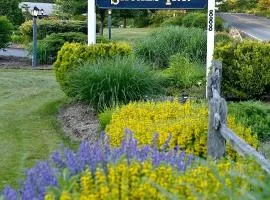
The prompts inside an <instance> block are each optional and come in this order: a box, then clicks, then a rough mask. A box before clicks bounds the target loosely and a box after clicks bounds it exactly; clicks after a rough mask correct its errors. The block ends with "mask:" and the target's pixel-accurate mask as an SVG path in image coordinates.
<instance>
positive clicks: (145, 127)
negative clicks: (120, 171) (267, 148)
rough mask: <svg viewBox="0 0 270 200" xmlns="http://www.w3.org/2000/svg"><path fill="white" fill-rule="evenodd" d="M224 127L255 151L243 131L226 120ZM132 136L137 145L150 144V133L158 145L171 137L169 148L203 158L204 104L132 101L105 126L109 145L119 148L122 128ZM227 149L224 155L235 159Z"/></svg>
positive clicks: (251, 136)
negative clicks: (227, 154)
mask: <svg viewBox="0 0 270 200" xmlns="http://www.w3.org/2000/svg"><path fill="white" fill-rule="evenodd" d="M228 127H229V128H231V129H232V130H233V131H234V132H235V133H237V134H238V136H240V137H241V138H242V139H244V140H245V141H246V142H247V143H249V144H250V145H252V146H253V147H255V148H257V146H258V139H257V136H256V134H252V132H251V129H250V128H246V127H244V126H242V125H241V124H239V123H236V122H235V118H234V117H231V116H229V117H228ZM127 128H128V129H130V130H132V131H133V133H134V138H135V139H137V140H138V142H139V144H140V145H143V144H151V143H152V138H153V134H156V133H158V134H159V137H158V145H159V146H161V145H162V144H164V142H165V141H166V140H167V139H168V137H169V136H170V135H172V140H171V142H170V147H172V148H174V147H176V146H177V145H179V146H180V148H181V149H183V150H185V151H186V152H188V153H193V154H195V155H198V156H201V157H206V152H207V131H208V109H207V107H206V106H205V105H204V104H196V103H193V102H187V103H185V104H180V103H178V102H177V101H174V102H157V103H156V102H133V103H129V104H128V105H126V106H123V107H121V108H120V109H117V110H116V111H115V113H113V115H112V120H111V121H110V123H109V124H108V125H107V127H106V133H107V134H108V135H109V136H110V140H111V145H113V146H119V145H120V142H121V140H122V139H123V133H124V130H125V129H127ZM227 146H228V147H227V148H228V151H227V152H228V153H229V154H230V155H231V156H235V154H234V153H233V152H232V150H231V149H230V148H229V145H227Z"/></svg>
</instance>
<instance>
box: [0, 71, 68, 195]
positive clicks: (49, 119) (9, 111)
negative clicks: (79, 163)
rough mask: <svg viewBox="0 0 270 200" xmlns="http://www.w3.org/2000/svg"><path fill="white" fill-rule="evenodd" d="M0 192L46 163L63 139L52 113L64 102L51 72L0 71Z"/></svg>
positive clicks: (63, 142) (54, 115)
mask: <svg viewBox="0 0 270 200" xmlns="http://www.w3.org/2000/svg"><path fill="white" fill-rule="evenodd" d="M0 88H1V89H0V190H1V189H2V188H3V186H4V185H5V184H10V185H12V186H15V187H16V186H17V184H18V179H20V178H23V175H24V172H25V169H26V168H27V167H30V166H32V165H33V164H34V163H35V162H36V161H37V160H40V159H48V156H49V154H50V153H51V152H52V151H53V150H55V149H56V148H58V147H59V146H60V145H61V144H67V143H68V144H70V142H69V140H68V139H66V138H64V134H63V132H62V131H61V128H60V125H59V123H57V120H56V113H57V110H58V108H59V106H60V105H61V104H63V103H64V102H65V100H66V98H65V96H64V94H63V93H62V91H61V90H60V89H59V86H58V84H57V83H56V81H55V77H54V74H53V71H31V70H24V71H22V70H0Z"/></svg>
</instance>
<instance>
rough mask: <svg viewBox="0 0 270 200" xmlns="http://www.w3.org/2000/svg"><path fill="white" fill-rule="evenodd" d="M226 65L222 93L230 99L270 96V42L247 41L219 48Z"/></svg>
mask: <svg viewBox="0 0 270 200" xmlns="http://www.w3.org/2000/svg"><path fill="white" fill-rule="evenodd" d="M215 58H216V59H218V60H221V61H222V64H223V70H222V71H223V72H222V92H223V93H224V95H225V96H227V97H228V98H237V99H250V98H260V97H261V96H263V95H266V94H269V93H270V42H258V41H244V42H239V43H223V44H220V45H218V46H217V47H216V50H215Z"/></svg>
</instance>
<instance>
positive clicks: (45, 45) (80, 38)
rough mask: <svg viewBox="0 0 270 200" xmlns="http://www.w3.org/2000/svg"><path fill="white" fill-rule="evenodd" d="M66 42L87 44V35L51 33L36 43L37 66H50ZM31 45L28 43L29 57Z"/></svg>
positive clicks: (31, 49)
mask: <svg viewBox="0 0 270 200" xmlns="http://www.w3.org/2000/svg"><path fill="white" fill-rule="evenodd" d="M66 42H77V43H87V35H85V34H84V33H75V32H67V33H53V34H51V35H49V36H47V37H46V38H44V39H43V40H39V41H38V53H37V55H38V62H39V64H52V63H53V62H54V61H55V60H56V57H57V52H58V51H59V50H60V49H61V47H62V46H63V45H64V44H65V43H66ZM32 51H33V43H32V42H31V43H29V45H28V52H29V54H30V55H31V54H32Z"/></svg>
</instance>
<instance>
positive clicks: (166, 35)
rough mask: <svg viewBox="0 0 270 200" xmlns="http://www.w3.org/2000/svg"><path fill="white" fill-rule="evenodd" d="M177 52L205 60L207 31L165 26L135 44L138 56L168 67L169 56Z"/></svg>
mask: <svg viewBox="0 0 270 200" xmlns="http://www.w3.org/2000/svg"><path fill="white" fill-rule="evenodd" d="M177 53H184V54H187V55H188V57H190V58H192V59H193V60H194V61H199V62H201V63H204V62H205V57H206V56H205V55H206V33H205V32H204V31H203V30H202V29H198V28H185V27H179V26H170V27H163V28H160V29H158V30H157V31H155V32H153V33H152V34H151V35H150V36H148V37H147V38H145V39H143V40H141V41H140V42H138V43H137V44H136V46H135V54H136V55H137V56H138V57H141V58H143V59H145V60H146V61H150V62H151V63H153V64H156V65H157V66H159V67H161V68H162V67H167V66H168V62H169V58H170V57H171V56H172V55H175V54H177Z"/></svg>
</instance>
